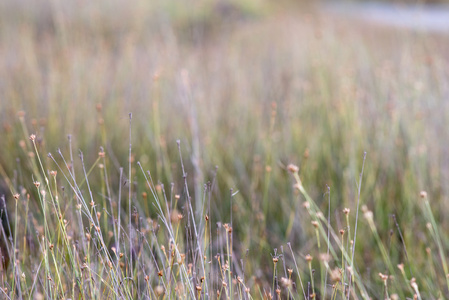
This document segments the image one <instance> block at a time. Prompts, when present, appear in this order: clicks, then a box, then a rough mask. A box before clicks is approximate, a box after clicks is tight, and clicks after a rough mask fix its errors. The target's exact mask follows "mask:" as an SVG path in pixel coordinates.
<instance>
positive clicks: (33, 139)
mask: <svg viewBox="0 0 449 300" xmlns="http://www.w3.org/2000/svg"><path fill="white" fill-rule="evenodd" d="M35 140H36V135H35V134H32V135H30V141H32V142H34V141H35Z"/></svg>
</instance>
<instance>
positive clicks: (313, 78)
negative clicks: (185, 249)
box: [0, 0, 449, 299]
mask: <svg viewBox="0 0 449 300" xmlns="http://www.w3.org/2000/svg"><path fill="white" fill-rule="evenodd" d="M444 2H445V1H382V2H377V3H373V2H369V3H367V2H365V1H344V2H338V3H336V2H332V3H327V2H314V1H313V2H312V1H304V2H298V1H287V0H284V1H265V0H240V1H228V0H190V1H175V0H166V1H138V0H137V1H124V0H107V1H106V0H99V1H84V0H77V1H60V0H52V1H47V0H34V1H31V0H15V1H13V0H4V1H1V3H0V118H1V123H2V124H1V125H2V128H1V138H0V149H1V151H0V166H1V167H0V177H1V179H2V183H1V186H2V190H3V193H4V194H5V195H6V198H7V200H8V199H12V193H13V192H15V191H21V190H22V189H23V188H25V189H27V190H32V188H33V178H35V177H33V174H34V173H33V172H34V171H33V166H32V164H31V162H30V161H31V160H33V159H35V156H34V154H33V149H32V148H31V144H30V143H29V141H28V135H29V134H31V133H34V134H36V135H37V145H38V150H39V151H40V152H41V153H42V155H43V157H44V159H43V163H44V165H45V168H48V169H49V170H50V169H53V168H55V167H54V164H53V162H52V161H51V160H49V159H47V158H46V154H47V153H48V152H51V153H52V154H54V155H55V154H56V153H57V149H58V148H59V149H61V152H62V153H63V155H65V156H66V157H69V151H70V149H73V151H74V156H75V162H74V168H75V169H77V170H80V169H81V167H80V166H81V165H80V162H79V160H78V159H77V155H78V149H80V150H81V151H82V152H83V153H84V157H85V161H86V164H87V166H88V168H89V166H90V165H93V164H94V162H95V161H96V159H97V157H98V152H99V151H100V150H99V149H100V147H104V149H105V152H106V153H107V158H108V169H109V171H110V178H109V180H110V185H111V189H112V194H113V195H116V194H117V192H118V187H119V186H120V185H121V184H122V183H121V182H120V179H119V169H120V167H125V173H126V172H127V170H126V166H127V164H128V148H129V141H128V140H129V117H128V113H130V112H132V149H133V150H132V153H133V154H132V155H133V158H132V161H133V163H136V162H137V161H140V162H141V163H142V165H143V166H144V167H145V169H148V170H151V172H152V177H153V179H154V180H155V181H157V182H161V183H163V184H165V185H166V186H169V184H170V183H171V182H173V183H175V190H177V191H178V193H179V192H182V188H183V179H182V170H181V167H180V159H179V154H178V146H177V142H176V141H177V140H180V142H181V152H182V157H183V160H184V164H185V167H186V170H187V171H186V172H187V174H188V183H189V186H190V188H191V194H192V197H193V199H194V203H195V204H196V205H197V207H200V206H201V201H202V198H203V187H204V184H206V183H207V182H208V181H214V183H215V185H214V189H213V195H212V201H211V211H210V214H211V218H212V222H213V223H212V224H215V222H223V223H226V222H230V218H231V215H232V222H233V228H234V241H235V242H234V247H235V253H236V256H237V257H243V256H244V255H245V253H246V250H247V249H249V253H251V256H250V257H251V259H250V262H249V263H248V265H247V270H246V271H247V272H248V273H249V274H251V275H252V276H253V277H254V278H253V284H255V282H259V283H260V284H261V285H263V284H264V283H267V282H268V286H269V285H270V280H271V278H272V273H271V272H272V264H271V262H270V261H271V256H270V255H271V254H273V253H274V252H273V251H274V250H273V249H274V248H279V247H280V246H281V245H284V247H285V244H286V243H287V242H290V243H291V245H292V247H293V248H294V249H295V251H296V252H295V253H297V254H298V255H299V256H300V257H304V255H305V254H307V253H314V251H315V252H316V250H314V249H316V239H315V238H314V234H315V231H314V229H313V227H312V226H311V225H310V217H309V215H308V213H307V211H306V210H305V209H304V208H303V206H302V202H303V201H304V199H302V198H301V196H299V195H298V194H297V193H296V192H295V190H294V188H293V187H292V185H293V183H294V181H293V180H292V178H291V176H290V175H289V173H288V172H287V170H286V166H287V165H288V164H289V163H294V164H296V165H298V166H299V170H300V171H299V174H300V177H301V180H302V182H303V184H304V186H305V188H306V189H307V190H308V192H309V194H310V195H311V196H312V197H313V198H314V199H315V201H316V203H317V204H318V206H319V207H320V209H321V210H322V211H323V212H327V211H330V212H331V220H330V222H331V223H332V224H331V225H332V226H333V227H334V228H335V229H337V230H338V229H340V228H345V221H344V215H343V214H342V209H343V208H345V207H347V208H350V209H351V211H352V212H353V213H351V222H354V220H355V211H356V200H357V182H358V180H359V174H360V172H361V168H362V163H363V157H364V152H365V151H366V153H367V155H366V161H365V167H364V174H363V182H362V188H361V205H362V204H363V205H366V206H367V208H368V209H370V210H372V211H373V214H374V220H375V224H376V226H377V231H378V233H379V236H380V238H381V240H382V241H383V243H384V244H385V245H386V247H387V249H388V253H389V256H390V258H391V261H392V262H393V264H394V266H395V265H396V264H399V263H401V262H404V261H405V259H406V258H405V253H404V251H403V248H404V247H403V245H404V244H405V245H407V246H408V248H407V250H408V257H409V258H412V260H413V263H410V268H409V272H410V274H408V275H412V274H413V276H415V277H418V278H419V279H420V280H421V287H422V289H423V290H425V291H426V293H427V294H425V295H427V296H428V297H427V296H426V297H425V298H427V299H431V298H432V297H437V292H436V291H442V293H443V294H445V295H447V292H448V291H447V287H446V288H445V287H444V284H445V279H444V274H442V270H441V265H439V256H438V255H437V254H436V252H437V251H436V246H432V245H433V242H432V238H431V236H430V235H429V233H428V230H427V228H426V220H425V219H424V218H423V217H422V210H421V207H420V204H419V200H420V197H419V192H420V191H421V190H426V191H427V193H428V195H429V199H430V202H431V207H432V209H433V211H434V214H435V218H436V220H437V222H438V225H439V226H440V228H441V230H442V232H443V233H444V232H447V230H448V229H449V219H448V216H449V207H448V204H449V202H448V201H449V199H448V197H449V185H448V182H449V148H448V142H449V130H448V125H449V120H448V117H449V115H448V114H449V107H448V105H449V102H448V99H449V84H448V83H449V57H448V55H447V53H449V30H448V24H447V23H445V22H444V21H442V22H440V23H439V24H440V25H436V26H435V24H432V25H428V24H427V23H426V19H427V18H430V19H434V20H436V19H438V18H442V19H443V20H444V19H445V17H444V16H447V12H448V11H449V9H448V7H447V6H446V4H445V3H444ZM445 13H446V15H445ZM427 14H430V17H428V16H427ZM441 14H442V16H443V17H441ZM391 16H393V17H391ZM401 18H402V19H401ZM447 19H448V20H449V18H447ZM391 20H396V21H398V20H402V21H403V22H399V23H398V22H392V21H391ZM68 135H71V142H72V148H70V144H69V140H68V138H67V137H68ZM30 152H31V153H30ZM55 156H56V155H55ZM134 169H135V174H130V175H131V177H132V179H133V180H134V181H135V188H133V189H134V190H133V193H134V203H133V205H134V206H135V207H136V209H138V210H139V212H141V214H142V215H145V216H147V217H152V218H155V217H156V213H155V211H154V210H153V209H152V206H151V204H148V201H150V202H151V200H147V199H146V198H145V197H143V196H142V192H144V191H145V188H146V187H145V184H144V181H143V176H142V175H141V174H140V173H138V172H137V171H138V170H137V167H136V168H134ZM128 175H129V174H128ZM128 175H127V176H128ZM34 176H36V175H34ZM101 181H102V178H100V176H92V178H91V185H92V186H95V184H96V183H97V184H101V183H100V182H101ZM61 185H64V182H63V181H62V182H61ZM327 187H330V191H331V192H330V199H331V207H329V206H328V195H327V194H326V192H327V191H328V189H327ZM236 192H238V193H236ZM231 195H233V196H232V197H231ZM231 198H232V201H231ZM11 201H12V200H11ZM7 202H8V201H7ZM11 203H12V202H11ZM36 205H37V204H36ZM123 209H124V211H126V210H127V207H126V206H124V207H123ZM231 212H232V213H231ZM125 215H126V214H125ZM393 215H394V216H395V219H394V218H393ZM12 216H13V217H14V215H12ZM36 218H37V217H36ZM37 219H39V218H37ZM395 220H397V224H396V223H395ZM398 228H400V229H401V232H402V234H403V241H404V243H402V239H401V238H400V237H399V235H398V230H397V229H398ZM358 231H359V232H358V234H359V239H358V240H357V244H356V255H355V257H356V262H357V266H358V268H359V269H360V272H361V274H363V276H364V277H363V278H364V279H365V280H366V285H367V286H368V289H369V291H370V292H372V293H373V295H374V296H373V297H374V298H377V297H381V295H382V288H381V287H382V283H381V281H380V279H379V278H378V276H377V274H378V272H383V271H384V270H385V265H384V261H383V260H382V259H381V254H380V252H379V250H378V247H377V246H376V245H377V242H376V240H375V239H373V238H372V231H371V230H370V227H369V224H368V223H367V222H366V220H364V219H363V218H361V219H360V223H359V227H358ZM442 240H443V244H444V245H447V244H448V242H449V240H448V237H447V236H446V235H444V234H443V235H442ZM426 248H431V250H432V251H434V250H435V251H434V252H432V253H435V255H433V254H431V255H430V256H429V254H428V252H426ZM446 249H448V248H447V247H446ZM300 263H301V264H303V266H304V268H305V270H307V263H306V262H305V261H304V259H302V262H300ZM435 270H436V271H435ZM426 274H437V275H438V276H434V277H435V278H434V277H432V276H430V275H426ZM421 275H422V277H420V276H421ZM305 276H307V275H305ZM410 277H411V276H410ZM441 286H443V287H441Z"/></svg>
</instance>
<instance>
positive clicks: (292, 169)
mask: <svg viewBox="0 0 449 300" xmlns="http://www.w3.org/2000/svg"><path fill="white" fill-rule="evenodd" d="M287 170H288V171H289V172H290V173H292V174H294V173H298V171H299V168H298V166H297V165H294V164H289V165H288V166H287Z"/></svg>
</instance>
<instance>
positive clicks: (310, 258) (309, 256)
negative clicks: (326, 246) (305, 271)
mask: <svg viewBox="0 0 449 300" xmlns="http://www.w3.org/2000/svg"><path fill="white" fill-rule="evenodd" d="M312 259H313V257H312V255H310V254H307V255H306V260H307V261H308V262H311V261H312Z"/></svg>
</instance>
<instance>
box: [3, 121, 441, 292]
mask: <svg viewBox="0 0 449 300" xmlns="http://www.w3.org/2000/svg"><path fill="white" fill-rule="evenodd" d="M23 117H24V116H23V115H22V116H21V118H23ZM129 121H130V123H129V133H130V141H129V153H128V161H129V164H128V165H127V168H123V167H120V168H119V169H118V170H115V171H111V165H112V162H111V159H110V158H109V156H108V154H107V152H106V151H105V150H104V149H103V148H100V150H99V152H98V153H97V159H96V160H95V161H94V162H93V163H92V164H91V165H90V166H89V167H88V168H87V166H86V161H85V157H84V154H83V153H82V152H81V151H80V152H79V157H78V158H75V157H74V156H73V153H74V151H73V149H72V146H71V143H70V141H71V138H72V137H70V139H69V141H68V145H69V148H68V149H67V151H66V152H67V153H64V152H63V151H62V150H60V149H58V150H57V151H56V152H55V153H54V154H53V153H48V154H47V156H46V158H45V156H43V154H42V153H41V151H40V149H39V147H38V144H37V140H38V139H39V138H42V137H37V136H36V135H35V134H31V135H30V136H29V141H28V142H27V143H26V145H25V147H26V148H29V149H30V150H31V151H30V152H29V153H33V154H34V155H28V157H29V160H28V164H29V166H30V169H31V170H32V172H31V173H30V174H22V177H21V178H23V179H21V181H20V183H19V182H16V180H15V179H14V178H10V177H7V178H6V179H7V182H8V183H9V184H10V186H9V189H10V191H11V193H10V194H7V195H6V196H3V197H2V200H3V203H2V207H3V209H2V217H5V220H4V222H3V226H2V230H1V231H2V241H3V243H2V247H1V251H2V269H1V272H0V276H1V279H0V280H1V284H2V288H1V292H2V294H3V296H4V297H5V298H9V299H16V298H17V299H23V298H33V299H35V298H38V299H39V298H45V299H53V298H57V299H59V298H71V299H73V298H87V299H93V298H136V299H148V298H150V299H159V298H160V299H163V298H167V299H172V298H173V299H175V298H176V299H177V298H188V299H201V298H214V299H215V298H217V299H222V298H223V299H258V298H269V299H273V298H275V299H284V298H289V299H298V298H299V299H314V298H320V299H326V298H328V299H348V298H349V299H359V298H361V299H369V298H370V297H372V295H374V296H375V297H385V298H386V299H390V298H391V299H403V298H405V297H409V298H412V297H414V298H417V299H424V298H426V297H428V296H430V295H436V296H437V297H444V295H445V294H446V293H447V290H448V287H449V282H448V281H447V277H446V276H445V274H447V272H446V271H447V263H446V258H445V251H446V250H445V244H444V240H443V239H442V236H441V234H440V226H438V225H437V223H436V221H435V217H434V215H433V212H432V210H431V208H430V204H429V201H428V199H427V193H426V192H421V194H420V199H421V200H420V201H421V202H422V203H421V206H422V210H423V215H424V217H425V220H426V222H427V223H424V224H423V225H424V226H425V227H427V228H428V230H429V237H431V238H432V240H433V243H432V244H429V245H428V246H429V247H427V248H426V249H425V251H426V252H427V254H428V257H429V260H430V262H431V264H429V265H427V267H426V269H422V270H421V272H418V273H415V274H413V273H412V270H414V269H417V268H420V263H421V262H419V261H418V262H416V261H414V260H413V258H412V257H410V258H409V257H408V253H407V249H410V247H408V246H409V245H406V244H405V242H404V240H403V235H402V231H401V228H400V226H399V225H398V223H397V222H396V221H395V222H396V226H397V227H396V228H395V230H392V231H391V232H390V237H392V236H394V235H395V231H396V234H397V235H398V236H399V237H400V240H399V241H396V242H394V241H392V240H390V241H388V244H385V242H384V241H383V240H382V237H381V234H380V233H379V232H378V229H377V225H376V222H375V219H374V215H373V212H372V211H371V210H370V209H369V208H368V207H367V206H366V205H364V204H363V205H361V209H359V204H360V203H361V202H362V203H363V202H364V201H363V198H361V196H360V195H361V190H362V179H363V175H364V174H363V172H364V163H363V165H362V170H361V173H360V177H359V181H358V182H357V195H358V196H357V201H356V203H355V204H356V205H355V206H354V207H353V208H344V209H338V210H339V211H340V212H339V213H337V215H336V217H337V219H339V218H340V217H343V218H345V220H346V222H345V223H343V224H340V227H335V226H334V225H332V223H334V221H333V219H334V217H333V216H331V207H333V206H334V205H335V204H334V203H332V197H331V189H330V188H328V191H327V193H326V195H327V199H328V205H329V207H328V211H327V212H323V211H322V210H321V209H320V206H319V205H318V203H317V202H316V201H315V200H313V198H312V197H311V196H310V195H309V194H308V192H307V191H306V188H305V187H304V185H303V181H302V179H301V175H300V169H299V167H298V166H296V165H293V164H289V165H287V166H285V168H284V172H286V173H290V174H291V176H292V178H293V184H292V192H293V193H292V197H293V198H294V201H300V202H302V204H301V205H300V206H298V207H301V208H300V209H301V210H303V211H304V213H303V216H304V217H306V218H307V219H308V220H309V221H308V222H309V224H310V225H309V226H307V227H308V228H306V230H307V231H308V232H309V233H310V236H309V240H308V241H307V242H308V244H309V245H308V246H305V247H298V248H294V247H292V244H291V242H289V241H288V240H286V241H284V242H282V243H280V244H275V243H273V241H272V240H271V239H269V237H259V238H258V241H259V242H263V243H266V244H267V245H269V246H268V247H271V249H272V250H271V251H269V252H271V254H270V255H271V262H270V260H260V259H259V258H258V257H262V256H263V253H261V252H263V251H265V250H264V249H263V248H248V249H246V251H242V250H241V249H242V244H243V243H244V241H242V240H239V239H238V235H236V234H235V232H234V228H239V226H241V225H240V223H241V222H242V220H241V219H240V218H239V215H238V214H234V215H233V213H232V211H231V213H230V219H228V220H223V219H220V218H223V216H222V215H223V214H221V213H220V212H219V209H220V207H221V206H222V204H221V203H219V201H221V200H219V199H218V198H217V197H216V196H215V195H216V193H217V192H218V188H217V185H216V182H217V178H219V176H220V175H219V173H217V172H215V173H214V176H213V177H212V178H211V181H208V182H206V183H204V185H203V188H202V191H201V197H200V202H199V205H197V203H195V202H194V201H193V198H192V194H191V191H190V189H191V186H190V183H189V182H190V181H189V179H188V177H189V176H188V173H187V171H186V170H187V168H186V166H185V165H184V162H183V156H182V144H181V142H180V141H178V142H177V146H176V147H177V149H178V155H179V169H180V172H181V173H180V174H181V176H180V177H179V181H177V182H171V183H163V182H161V181H155V180H154V178H153V176H152V173H151V172H150V171H149V170H148V169H147V168H146V167H145V166H144V165H143V164H142V163H141V162H140V161H138V160H135V159H134V157H135V156H134V153H133V148H132V145H133V139H132V138H131V136H132V130H131V114H130V118H129ZM23 131H24V132H27V130H26V128H24V130H23ZM33 151H34V152H33ZM365 159H366V155H365V157H364V158H363V162H365ZM117 171H118V174H113V173H117ZM27 178H28V179H27ZM112 178H115V179H112ZM92 179H96V181H95V184H93V183H92V182H94V180H92ZM22 180H23V181H22ZM287 180H288V179H287ZM115 181H116V182H115ZM27 186H30V187H31V188H30V189H27ZM295 191H296V192H295ZM295 193H299V194H298V195H296V196H295V195H294V194H295ZM235 195H236V193H235V192H233V191H232V190H231V191H230V194H229V196H228V197H227V199H228V200H227V201H229V202H233V201H235V199H233V197H234V196H235ZM417 198H418V197H417ZM7 204H8V205H7ZM231 207H232V203H231ZM359 210H360V213H361V214H363V218H360V219H359V218H358V215H359ZM351 211H355V216H354V213H353V214H351ZM269 214H270V212H268V215H269ZM395 220H396V219H395ZM338 228H340V229H338ZM366 229H369V230H370V231H371V234H370V235H367V232H366ZM240 230H241V229H240ZM361 233H364V235H363V236H361V235H360V234H361ZM366 239H369V240H371V241H373V243H374V244H373V245H374V246H375V249H376V250H374V249H370V250H369V253H370V254H373V253H378V254H377V255H378V257H379V261H377V262H375V263H374V267H376V268H377V269H376V271H378V272H377V273H378V279H377V281H375V282H371V281H370V280H368V279H367V278H366V276H367V273H366V269H365V268H366V265H365V263H364V262H363V259H364V255H363V252H360V251H356V249H357V247H356V246H358V244H357V243H358V241H359V240H366ZM272 243H273V244H272ZM432 245H433V246H432ZM418 246H419V245H412V248H413V249H414V250H415V251H416V249H415V248H416V247H418ZM285 247H286V250H287V251H284V248H285ZM395 247H396V248H401V250H400V252H401V253H400V255H401V257H402V258H400V259H402V260H400V259H398V258H397V257H396V256H394V255H392V254H393V253H394V252H393V251H392V249H394V248H395ZM432 247H433V248H435V249H436V252H437V253H438V254H436V255H435V256H433V255H432V250H431V248H432ZM279 249H280V251H279ZM305 251H307V252H305ZM306 253H307V254H306ZM376 257H377V256H376ZM434 260H437V261H440V262H441V266H442V269H439V268H438V267H437V264H438V263H437V264H435V263H434V262H433V261H434ZM269 268H271V271H268V270H269ZM264 269H265V270H267V271H264V272H266V273H265V274H257V273H258V272H260V271H259V270H264ZM429 278H432V280H433V282H432V290H429V289H428V288H429V286H426V284H429V283H430V282H429V281H428V279H429ZM443 278H446V279H444V280H443ZM423 295H426V296H423Z"/></svg>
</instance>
